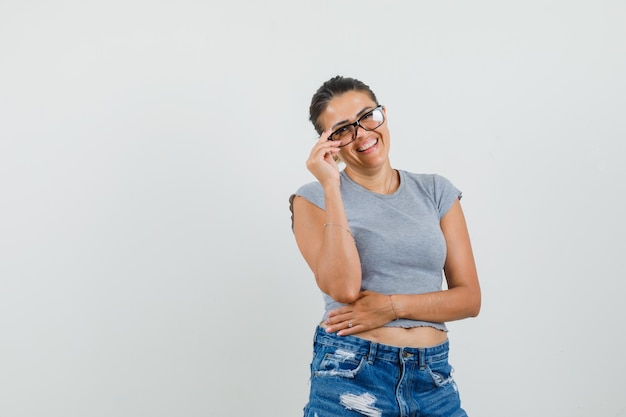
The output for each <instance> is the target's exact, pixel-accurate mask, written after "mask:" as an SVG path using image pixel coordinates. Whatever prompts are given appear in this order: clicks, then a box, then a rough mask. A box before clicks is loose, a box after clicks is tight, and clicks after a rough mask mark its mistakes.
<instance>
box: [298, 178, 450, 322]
mask: <svg viewBox="0 0 626 417" xmlns="http://www.w3.org/2000/svg"><path fill="white" fill-rule="evenodd" d="M398 172H399V174H400V186H399V188H398V189H397V190H396V192H395V193H393V194H377V193H374V192H371V191H369V190H367V189H366V188H364V187H362V186H361V185H359V184H357V183H356V182H354V181H353V180H352V179H350V177H349V176H348V175H347V174H346V173H345V171H342V172H341V186H340V187H341V188H340V189H341V196H342V198H343V203H344V206H345V210H346V215H347V217H348V223H349V225H350V229H351V230H352V234H353V235H354V239H355V241H356V245H357V249H358V251H359V257H360V259H361V270H362V274H363V276H362V283H361V290H370V291H375V292H379V293H382V294H423V293H428V292H434V291H440V290H441V289H442V284H443V266H444V263H445V260H446V242H445V239H444V236H443V233H442V231H441V227H440V223H439V222H440V220H441V218H442V217H443V216H444V215H445V214H446V213H447V211H448V210H449V209H450V207H452V204H453V203H454V201H455V200H456V199H460V198H461V192H460V191H459V190H458V189H457V188H456V187H455V186H454V185H453V184H452V183H451V182H450V181H449V180H448V179H446V178H444V177H442V176H440V175H437V174H415V173H411V172H408V171H402V170H398ZM294 195H298V196H302V197H304V198H305V199H306V200H308V201H310V202H311V203H313V204H315V205H316V206H318V207H319V208H321V209H322V210H323V209H324V191H323V189H322V186H321V184H320V183H319V182H317V181H315V182H311V183H308V184H305V185H303V186H302V187H300V188H299V189H298V190H297V191H296V192H295V194H294ZM292 199H293V196H292ZM291 201H293V200H291ZM322 295H323V297H324V302H325V306H326V308H325V311H324V316H323V320H325V319H326V316H327V315H328V312H329V311H331V310H333V309H335V308H337V307H340V306H342V305H343V304H340V303H338V302H336V301H335V300H333V299H332V298H331V297H330V296H329V295H328V294H325V293H322ZM386 326H391V327H405V328H409V327H419V326H432V327H435V328H437V329H439V330H444V331H447V328H446V325H445V323H431V322H424V321H416V320H407V319H399V320H394V321H392V322H390V323H387V324H386Z"/></svg>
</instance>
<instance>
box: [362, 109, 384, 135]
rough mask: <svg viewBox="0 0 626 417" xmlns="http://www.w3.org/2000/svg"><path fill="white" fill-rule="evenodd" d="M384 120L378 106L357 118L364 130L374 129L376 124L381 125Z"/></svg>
mask: <svg viewBox="0 0 626 417" xmlns="http://www.w3.org/2000/svg"><path fill="white" fill-rule="evenodd" d="M384 121H385V116H384V115H383V111H382V109H381V108H380V107H377V108H375V109H374V110H372V111H371V112H369V113H367V114H365V115H364V116H363V117H362V118H361V120H359V124H360V125H361V126H363V128H364V129H366V130H374V129H376V128H377V127H378V126H380V125H382V124H383V122H384Z"/></svg>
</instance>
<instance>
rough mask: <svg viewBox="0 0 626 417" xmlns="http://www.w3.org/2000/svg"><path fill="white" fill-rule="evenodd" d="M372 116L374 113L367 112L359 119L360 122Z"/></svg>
mask: <svg viewBox="0 0 626 417" xmlns="http://www.w3.org/2000/svg"><path fill="white" fill-rule="evenodd" d="M373 115H374V111H371V112H369V113H366V114H364V115H363V117H361V120H368V119H371V118H372V116H373Z"/></svg>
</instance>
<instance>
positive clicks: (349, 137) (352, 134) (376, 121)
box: [328, 106, 385, 148]
mask: <svg viewBox="0 0 626 417" xmlns="http://www.w3.org/2000/svg"><path fill="white" fill-rule="evenodd" d="M383 123H385V114H384V113H383V106H378V107H376V108H375V109H374V110H370V111H368V112H367V113H365V114H364V115H363V116H361V117H359V119H358V120H357V121H356V122H354V123H350V124H349V125H345V126H343V127H340V128H339V129H337V130H335V131H334V132H333V133H331V134H330V136H328V140H332V141H333V142H339V147H340V148H341V147H342V146H346V145H349V144H351V143H352V142H354V140H355V139H356V131H357V129H358V128H359V127H361V128H362V129H363V130H374V129H376V128H378V127H379V126H380V125H382V124H383Z"/></svg>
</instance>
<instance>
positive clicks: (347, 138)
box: [331, 125, 354, 146]
mask: <svg viewBox="0 0 626 417" xmlns="http://www.w3.org/2000/svg"><path fill="white" fill-rule="evenodd" d="M353 139H354V126H353V125H348V126H344V127H342V128H341V129H339V130H337V131H336V132H335V133H333V134H332V137H331V140H332V141H335V142H339V146H344V145H347V144H348V143H350V142H352V140H353Z"/></svg>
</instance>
